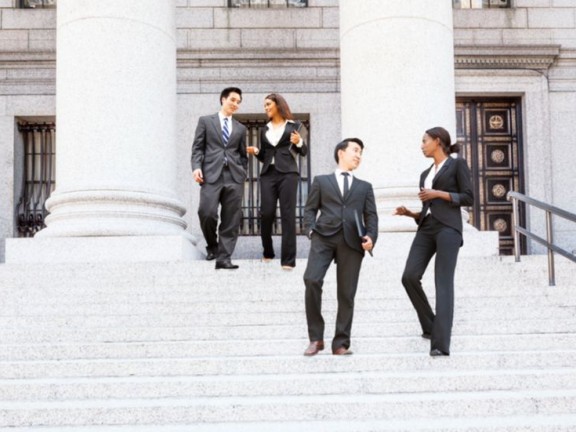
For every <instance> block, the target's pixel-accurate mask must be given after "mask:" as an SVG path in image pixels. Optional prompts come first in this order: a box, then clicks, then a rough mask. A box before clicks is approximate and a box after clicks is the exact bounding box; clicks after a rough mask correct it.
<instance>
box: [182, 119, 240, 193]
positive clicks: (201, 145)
mask: <svg viewBox="0 0 576 432" xmlns="http://www.w3.org/2000/svg"><path fill="white" fill-rule="evenodd" d="M224 156H226V159H227V160H228V167H229V168H230V173H231V175H232V178H233V179H234V181H235V182H236V183H242V182H243V181H244V180H245V179H246V169H247V167H248V156H247V154H246V128H245V127H244V125H243V124H242V123H240V122H238V121H236V120H234V119H232V133H231V134H230V138H229V139H228V145H226V146H225V145H224V141H223V139H222V127H221V125H220V118H219V117H218V114H217V113H216V114H212V115H209V116H203V117H200V119H199V120H198V126H197V127H196V132H195V134H194V142H193V144H192V171H194V170H195V169H198V168H200V169H201V170H202V174H203V175H204V181H205V182H206V183H214V182H216V181H217V180H218V179H219V178H220V175H221V174H222V169H223V168H224V159H225V158H224Z"/></svg>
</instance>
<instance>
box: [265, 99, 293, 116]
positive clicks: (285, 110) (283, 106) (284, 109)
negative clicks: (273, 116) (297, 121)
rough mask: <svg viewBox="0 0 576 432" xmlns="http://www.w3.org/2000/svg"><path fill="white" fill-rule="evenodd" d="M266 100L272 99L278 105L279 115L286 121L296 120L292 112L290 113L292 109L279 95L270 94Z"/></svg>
mask: <svg viewBox="0 0 576 432" xmlns="http://www.w3.org/2000/svg"><path fill="white" fill-rule="evenodd" d="M264 99H270V100H271V101H272V102H274V103H275V104H276V106H277V107H278V113H279V114H280V115H281V116H282V118H283V119H284V120H294V116H293V115H292V111H290V107H289V106H288V102H286V99H284V98H283V97H282V96H280V95H279V94H278V93H270V94H269V95H268V96H266V97H265V98H264Z"/></svg>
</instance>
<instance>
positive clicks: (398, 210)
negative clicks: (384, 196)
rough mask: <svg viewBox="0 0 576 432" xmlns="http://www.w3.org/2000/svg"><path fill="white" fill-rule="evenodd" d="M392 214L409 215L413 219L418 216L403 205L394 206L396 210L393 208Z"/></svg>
mask: <svg viewBox="0 0 576 432" xmlns="http://www.w3.org/2000/svg"><path fill="white" fill-rule="evenodd" d="M392 214H393V215H394V216H408V217H411V218H414V219H417V218H418V217H419V216H420V214H419V213H414V212H411V211H410V210H408V209H407V208H406V207H404V206H400V207H396V210H394V213H392Z"/></svg>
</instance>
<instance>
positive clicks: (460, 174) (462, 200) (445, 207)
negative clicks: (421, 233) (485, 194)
mask: <svg viewBox="0 0 576 432" xmlns="http://www.w3.org/2000/svg"><path fill="white" fill-rule="evenodd" d="M433 166H434V165H431V166H430V168H428V169H427V170H425V171H423V172H422V174H421V175H420V188H423V187H424V180H425V179H426V177H427V176H428V173H429V172H430V170H431V169H432V167H433ZM470 177H471V176H470V170H469V169H468V165H467V164H466V161H465V160H464V159H462V158H458V159H454V158H451V157H449V158H448V159H447V160H446V162H445V163H444V165H443V166H442V168H441V169H440V171H438V173H437V174H436V176H435V177H434V179H433V181H432V189H436V190H440V191H444V192H448V193H449V194H450V197H451V198H452V201H445V200H443V199H440V198H436V199H433V200H430V201H425V202H423V203H422V211H421V212H420V218H419V219H418V221H417V223H418V226H420V225H421V224H422V221H423V220H424V217H425V216H426V213H427V211H428V208H430V211H431V212H432V215H433V216H434V218H436V219H437V220H438V221H440V222H442V223H443V224H444V225H447V226H449V227H452V228H454V229H455V230H457V231H458V232H460V233H462V214H461V212H460V207H462V206H471V205H472V204H474V192H473V191H472V181H471V178H470Z"/></svg>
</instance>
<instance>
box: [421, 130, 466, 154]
mask: <svg viewBox="0 0 576 432" xmlns="http://www.w3.org/2000/svg"><path fill="white" fill-rule="evenodd" d="M426 135H428V136H429V137H430V138H432V139H436V138H438V139H439V140H440V145H441V146H442V150H444V153H445V154H447V155H449V154H450V153H458V152H459V151H460V145H459V144H452V140H451V139H450V134H449V133H448V131H447V130H446V129H444V128H443V127H441V126H436V127H433V128H432V129H428V130H427V131H426Z"/></svg>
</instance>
